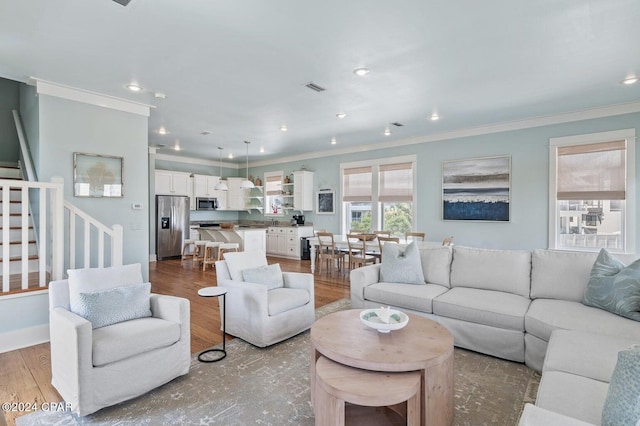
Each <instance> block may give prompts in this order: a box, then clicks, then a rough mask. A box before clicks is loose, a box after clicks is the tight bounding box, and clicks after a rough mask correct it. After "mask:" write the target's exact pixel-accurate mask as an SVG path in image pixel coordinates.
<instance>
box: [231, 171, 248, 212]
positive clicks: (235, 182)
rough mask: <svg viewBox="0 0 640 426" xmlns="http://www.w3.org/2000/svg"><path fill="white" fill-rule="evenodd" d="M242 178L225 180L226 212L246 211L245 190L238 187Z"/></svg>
mask: <svg viewBox="0 0 640 426" xmlns="http://www.w3.org/2000/svg"><path fill="white" fill-rule="evenodd" d="M243 180H244V178H241V177H229V178H227V187H228V188H229V190H228V191H227V210H247V200H248V199H247V190H246V189H243V188H241V187H240V184H241V183H242V181H243Z"/></svg>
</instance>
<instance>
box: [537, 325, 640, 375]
mask: <svg viewBox="0 0 640 426" xmlns="http://www.w3.org/2000/svg"><path fill="white" fill-rule="evenodd" d="M635 343H640V340H632V339H624V338H621V337H617V336H607V335H604V334H595V333H590V332H587V331H578V330H554V331H553V333H551V339H550V340H549V345H548V347H547V355H546V357H545V358H544V366H543V371H564V372H565V373H571V374H577V375H578V376H584V377H588V378H590V379H595V380H599V381H601V382H609V381H610V380H611V375H612V374H613V369H614V368H615V366H616V362H617V360H618V352H620V351H621V350H624V349H627V348H629V347H630V346H631V345H633V344H635Z"/></svg>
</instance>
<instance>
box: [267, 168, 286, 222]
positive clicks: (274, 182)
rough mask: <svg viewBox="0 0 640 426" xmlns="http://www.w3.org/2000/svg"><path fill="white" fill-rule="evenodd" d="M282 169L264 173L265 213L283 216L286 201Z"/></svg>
mask: <svg viewBox="0 0 640 426" xmlns="http://www.w3.org/2000/svg"><path fill="white" fill-rule="evenodd" d="M282 192H283V190H282V171H278V172H266V173H265V174H264V196H265V198H264V215H265V216H282V215H283V214H284V206H283V204H284V202H283V195H282Z"/></svg>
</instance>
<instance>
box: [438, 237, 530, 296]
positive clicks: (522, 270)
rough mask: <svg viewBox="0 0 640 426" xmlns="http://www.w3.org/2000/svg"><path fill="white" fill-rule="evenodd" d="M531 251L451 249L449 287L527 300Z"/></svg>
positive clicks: (458, 247) (457, 247) (459, 247)
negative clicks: (511, 295)
mask: <svg viewBox="0 0 640 426" xmlns="http://www.w3.org/2000/svg"><path fill="white" fill-rule="evenodd" d="M530 278H531V252H529V251H525V250H489V249H478V248H470V247H461V246H454V247H453V261H452V262H451V287H469V288H478V289H484V290H495V291H502V292H507V293H513V294H518V295H520V296H523V297H527V298H528V297H529V286H530Z"/></svg>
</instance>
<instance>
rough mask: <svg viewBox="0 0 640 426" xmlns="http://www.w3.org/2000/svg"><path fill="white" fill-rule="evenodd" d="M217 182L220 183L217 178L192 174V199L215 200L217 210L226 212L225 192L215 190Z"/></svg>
mask: <svg viewBox="0 0 640 426" xmlns="http://www.w3.org/2000/svg"><path fill="white" fill-rule="evenodd" d="M218 182H220V178H219V177H218V176H208V175H195V174H194V175H193V198H194V199H196V198H198V197H204V198H216V199H217V200H218V210H227V191H220V190H216V189H215V187H216V185H217V184H218ZM194 208H195V207H194Z"/></svg>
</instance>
